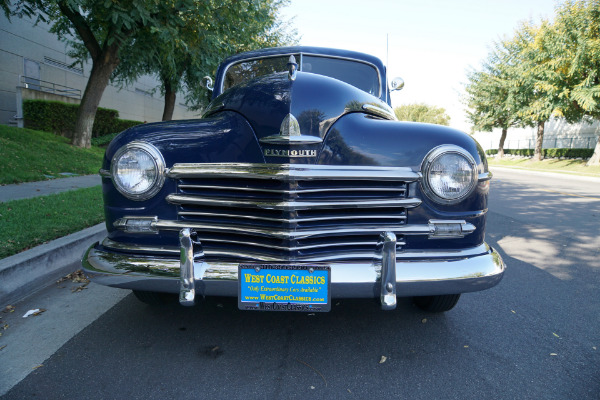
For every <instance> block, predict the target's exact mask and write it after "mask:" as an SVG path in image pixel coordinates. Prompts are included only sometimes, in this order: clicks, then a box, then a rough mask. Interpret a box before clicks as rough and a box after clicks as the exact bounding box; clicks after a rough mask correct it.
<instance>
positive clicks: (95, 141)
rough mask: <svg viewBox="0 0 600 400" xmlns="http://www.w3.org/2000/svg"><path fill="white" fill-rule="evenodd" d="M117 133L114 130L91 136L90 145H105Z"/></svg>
mask: <svg viewBox="0 0 600 400" xmlns="http://www.w3.org/2000/svg"><path fill="white" fill-rule="evenodd" d="M118 134H119V132H115V133H110V134H108V135H104V136H98V137H95V138H92V146H98V147H106V146H107V145H108V144H109V143H110V142H111V141H112V140H113V139H114V138H115V137H117V135H118Z"/></svg>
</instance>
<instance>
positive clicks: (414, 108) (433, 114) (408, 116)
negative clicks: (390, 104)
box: [394, 103, 450, 126]
mask: <svg viewBox="0 0 600 400" xmlns="http://www.w3.org/2000/svg"><path fill="white" fill-rule="evenodd" d="M394 113H395V114H396V118H398V119H399V120H400V121H412V122H426V123H430V124H438V125H445V126H448V125H450V116H448V114H446V110H445V109H444V108H442V107H436V106H431V105H428V104H424V103H419V104H405V105H402V106H399V107H396V108H394Z"/></svg>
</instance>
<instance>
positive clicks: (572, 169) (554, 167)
mask: <svg viewBox="0 0 600 400" xmlns="http://www.w3.org/2000/svg"><path fill="white" fill-rule="evenodd" d="M488 163H489V165H490V166H492V167H494V166H498V167H509V168H517V169H529V170H535V171H546V172H559V173H566V174H569V173H570V174H577V175H583V176H595V177H600V166H593V167H588V166H586V165H585V164H586V161H584V160H554V159H549V160H542V161H531V159H529V158H517V157H507V156H505V157H503V158H491V157H490V158H488Z"/></svg>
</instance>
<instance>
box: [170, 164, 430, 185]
mask: <svg viewBox="0 0 600 400" xmlns="http://www.w3.org/2000/svg"><path fill="white" fill-rule="evenodd" d="M167 176H168V177H169V178H173V179H182V178H210V177H216V178H219V179H221V178H241V179H248V178H252V179H265V180H271V179H276V180H280V181H286V180H288V181H289V180H292V181H295V180H310V179H316V180H373V181H386V180H392V181H403V182H414V181H417V180H418V179H419V178H420V177H421V174H420V173H418V172H414V171H413V170H411V169H410V168H401V167H371V166H357V167H355V166H337V165H301V164H240V163H235V164H210V163H207V164H175V165H173V167H172V168H171V169H169V171H168V173H167Z"/></svg>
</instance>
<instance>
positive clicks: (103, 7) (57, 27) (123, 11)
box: [12, 0, 193, 147]
mask: <svg viewBox="0 0 600 400" xmlns="http://www.w3.org/2000/svg"><path fill="white" fill-rule="evenodd" d="M15 7H16V8H15V9H14V10H12V13H13V15H19V14H26V15H29V16H35V17H37V20H38V21H47V22H49V23H50V24H51V25H52V28H51V32H53V33H56V34H57V35H58V37H59V38H60V39H62V40H65V41H67V42H69V43H71V44H72V45H74V50H75V51H74V52H73V55H75V56H79V57H80V58H81V59H82V60H83V59H88V58H89V59H90V60H91V62H92V70H91V72H90V77H89V79H88V82H87V85H86V88H85V91H84V94H83V98H82V99H81V104H80V107H79V111H78V114H77V121H76V124H75V133H74V136H73V140H72V144H73V145H75V146H79V147H90V142H91V136H92V126H93V124H94V118H95V115H96V110H97V109H98V104H99V103H100V99H101V98H102V94H103V93H104V90H105V88H106V86H107V85H108V82H109V80H110V78H111V76H112V73H113V71H114V70H115V68H116V67H117V66H118V65H119V62H120V56H121V54H122V49H123V46H124V45H125V44H127V48H126V51H127V52H128V53H130V54H132V55H135V54H138V55H139V54H140V51H143V50H144V49H143V48H140V47H141V46H137V45H136V42H135V40H131V39H132V38H133V37H135V35H136V34H138V33H140V32H141V31H144V30H151V31H153V32H154V33H157V34H158V35H159V36H161V37H162V38H164V40H167V38H170V39H174V38H175V37H176V36H177V35H176V34H177V28H178V27H179V26H180V25H181V18H180V14H181V13H183V12H185V10H189V9H190V8H192V7H193V1H192V0H173V1H169V2H163V1H154V0H106V1H95V0H21V1H19V2H17V3H16V5H15ZM83 49H85V51H82V50H83Z"/></svg>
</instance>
